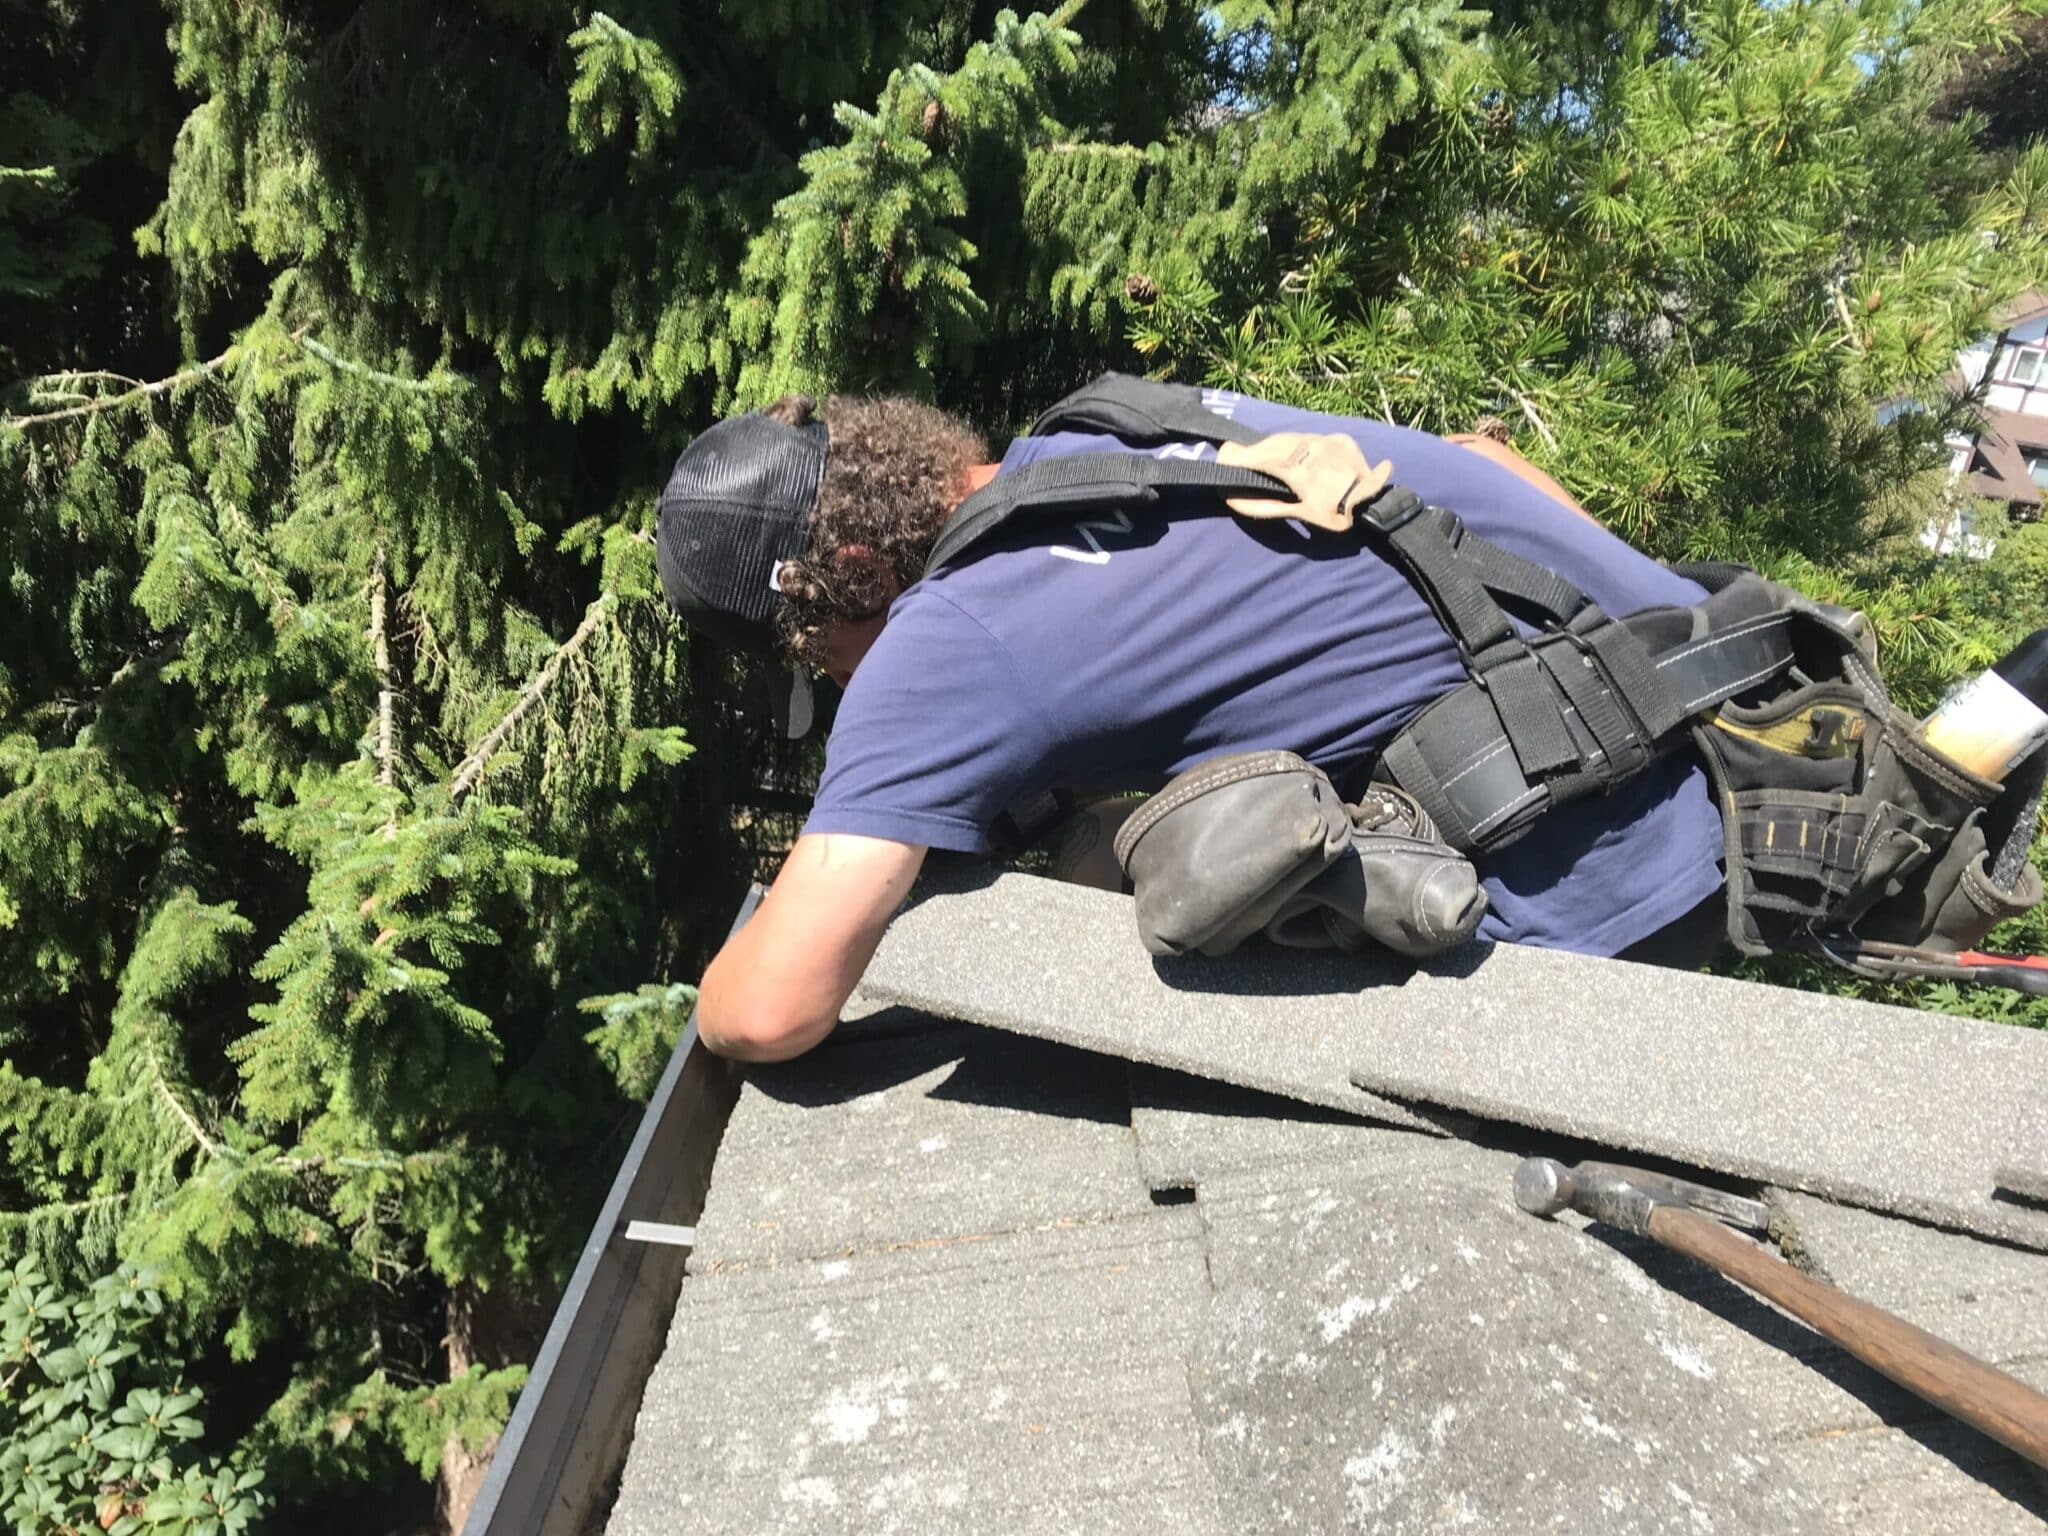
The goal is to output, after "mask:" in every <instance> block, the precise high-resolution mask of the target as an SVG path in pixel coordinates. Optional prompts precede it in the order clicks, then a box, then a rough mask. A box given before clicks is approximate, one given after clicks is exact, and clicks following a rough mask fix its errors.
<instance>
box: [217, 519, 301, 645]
mask: <svg viewBox="0 0 2048 1536" xmlns="http://www.w3.org/2000/svg"><path fill="white" fill-rule="evenodd" d="M218 506H219V509H220V521H221V523H222V525H223V530H224V531H225V530H226V529H228V528H232V530H233V535H234V543H235V546H236V551H237V553H239V554H242V555H244V556H245V557H246V559H247V562H248V566H249V569H250V571H251V572H252V573H253V574H254V575H255V577H256V581H257V584H258V585H259V586H261V587H262V588H263V590H264V593H265V595H266V596H268V597H269V599H270V610H271V612H270V622H271V624H272V625H273V626H275V627H276V628H278V629H283V628H284V626H285V625H286V624H287V623H289V622H290V620H291V618H292V616H293V615H294V614H296V613H297V612H298V611H299V599H298V594H297V593H295V592H293V591H292V587H291V582H290V581H289V580H288V579H286V577H285V575H284V573H283V572H281V571H279V570H278V568H277V566H276V565H275V564H274V563H272V561H271V559H270V557H269V554H268V552H267V551H266V550H265V549H264V540H263V535H262V533H261V532H259V531H258V530H257V527H256V525H255V524H254V523H252V522H250V521H249V518H248V516H247V514H245V513H244V512H243V511H242V509H241V508H240V507H239V506H237V505H236V504H235V503H234V502H232V501H225V500H224V501H221V502H219V503H218Z"/></svg>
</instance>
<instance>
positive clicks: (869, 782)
mask: <svg viewBox="0 0 2048 1536" xmlns="http://www.w3.org/2000/svg"><path fill="white" fill-rule="evenodd" d="M1204 399H1205V403H1207V404H1208V406H1209V408H1210V409H1211V410H1214V411H1216V412H1218V414H1220V415H1225V416H1229V417H1232V418H1234V419H1235V420H1237V421H1240V422H1242V423H1245V424H1246V425H1248V426H1251V427H1253V428H1254V429H1256V430H1258V431H1261V432H1283V431H1312V432H1345V433H1348V434H1350V435H1351V436H1352V437H1354V438H1356V439H1357V441H1358V443H1359V446H1360V447H1361V448H1363V449H1364V451H1365V456H1366V458H1367V460H1368V461H1369V462H1372V463H1375V464H1376V463H1378V462H1379V461H1380V460H1382V459H1391V460H1392V461H1393V465H1394V478H1395V480H1397V481H1398V482H1399V483H1401V484H1403V485H1406V486H1408V487H1409V488H1410V489H1412V490H1413V491H1415V492H1416V494H1417V495H1419V496H1421V497H1422V498H1423V499H1424V500H1425V501H1429V502H1434V503H1440V504H1442V505H1444V506H1447V507H1450V508H1451V509H1452V510H1453V511H1455V512H1457V514H1458V515H1459V516H1460V517H1461V518H1463V519H1464V521H1465V523H1466V525H1467V526H1468V527H1470V528H1472V529H1473V530H1474V531H1475V532H1478V533H1481V534H1484V535H1485V536H1486V537H1487V538H1489V539H1492V540H1494V541H1495V542H1496V543H1499V544H1501V545H1503V546H1504V547H1506V548H1508V549H1510V550H1513V551H1514V552H1515V553H1517V554H1520V555H1524V556H1527V557H1528V558H1530V559H1532V560H1534V561H1536V562H1538V563H1539V564H1542V565H1546V566H1549V567H1551V568H1552V569H1554V570H1556V571H1558V572H1560V573H1562V574H1563V575H1564V576H1566V577H1567V578H1568V579H1570V580H1571V581H1573V582H1575V583H1576V584H1577V585H1578V586H1579V587H1581V588H1582V589H1583V590H1584V591H1585V592H1586V593H1587V594H1588V595H1589V596H1591V597H1592V598H1593V600H1594V601H1595V602H1597V603H1599V604H1600V605H1601V606H1602V607H1603V608H1605V609H1607V610H1608V611H1609V612H1610V613H1631V612H1633V611H1635V610H1636V609H1638V608H1645V607H1650V606H1653V605H1657V604H1685V605H1689V604H1692V603H1696V602H1698V601H1699V600H1700V599H1701V598H1702V597H1703V596H1704V595H1705V594H1704V593H1703V592H1702V591H1701V590H1700V588H1698V587H1697V586H1695V585H1694V584H1693V583H1691V582H1689V581H1686V580H1684V579H1683V578H1681V577H1679V576H1677V575H1674V574H1673V573H1672V572H1670V571H1668V570H1666V569H1665V568H1664V567H1663V566H1661V565H1659V564H1657V563H1656V562H1655V561H1653V560H1650V559H1649V558H1647V557H1646V556H1644V555H1641V554H1638V553H1637V552H1636V551H1635V550H1633V549H1631V548H1629V546H1628V545H1627V544H1625V543H1623V542H1622V541H1621V540H1620V539H1618V538H1616V537H1615V536H1614V535H1613V534H1611V533H1608V532H1607V531H1606V530H1605V529H1603V528H1600V527H1599V526H1597V525H1596V524H1594V523H1592V522H1589V521H1588V520H1586V519H1585V518H1582V517H1580V516H1578V515H1577V514H1576V513H1574V512H1573V511H1572V510H1571V509H1570V508H1568V507H1564V506H1562V505H1560V504H1559V503H1558V502H1556V501H1555V500H1553V499H1552V498H1550V497H1548V496H1546V495H1544V494H1543V493H1542V492H1541V491H1538V490H1536V489H1535V488H1534V487H1533V486H1530V485H1529V484H1527V483H1526V482H1525V481H1523V480H1521V479H1520V478H1518V477H1517V476H1515V475H1514V474H1512V473H1510V472H1509V471H1508V470H1506V469H1503V468H1502V467H1500V466H1499V465H1497V464H1494V463H1492V462H1490V461H1489V460H1487V459H1485V458H1482V457H1481V456H1480V455H1478V454H1476V453H1473V452H1472V451H1470V450H1469V449H1465V448H1460V447H1458V446H1457V445H1456V444H1454V443H1447V442H1445V441H1443V440H1442V439H1441V438H1437V437H1432V436H1430V435H1429V434H1427V433H1423V432H1417V431H1412V430H1410V429H1408V428H1404V427H1393V426H1387V425H1384V424H1381V423H1378V422H1370V421H1357V420H1351V419H1348V418H1343V417H1333V416H1320V415H1317V414H1315V413H1313V412H1309V411H1302V410H1295V409H1292V408H1289V407H1285V406H1279V405H1274V404H1271V403H1269V402H1267V401H1262V400H1255V399H1252V398H1250V397H1248V396H1242V395H1235V394H1230V393H1228V392H1224V391H1210V392H1207V393H1206V394H1205V396H1204ZM1132 451H1135V450H1132V449H1130V448H1128V447H1127V446H1126V445H1125V444H1123V443H1122V442H1120V441H1118V440H1117V439H1115V438H1111V437H1100V436H1092V435H1088V434H1083V433H1072V432H1062V433H1054V434H1051V435H1048V436H1045V437H1031V438H1020V439H1019V440H1017V441H1016V442H1015V443H1013V444H1012V445H1011V447H1010V451H1009V452H1008V454H1006V455H1005V456H1004V459H1003V463H1002V471H1001V472H1002V473H1008V472H1010V471H1013V470H1016V469H1019V468H1021V467H1022V466H1024V465H1026V464H1030V463H1033V462H1035V461H1037V460H1039V459H1043V458H1050V457H1053V456H1055V455H1060V454H1069V453H1099V452H1132ZM1150 451H1152V452H1154V453H1155V454H1158V455H1160V456H1167V455H1180V456H1187V457H1203V458H1207V457H1212V456H1213V454H1214V450H1213V449H1212V448H1210V447H1208V446H1207V445H1190V444H1175V445H1171V446H1168V447H1165V448H1160V449H1154V450H1150ZM1464 679H1465V672H1464V669H1463V667H1462V666H1461V665H1460V663H1459V660H1458V655H1457V652H1456V650H1455V648H1454V647H1453V646H1452V644H1451V641H1450V639H1449V637H1448V636H1447V635H1446V634H1445V632H1444V629H1443V627H1442V625H1441V624H1439V623H1438V622H1437V620H1436V618H1435V616H1434V615H1433V614H1432V613H1431V612H1430V610H1429V608H1428V605H1427V604H1426V603H1425V602H1424V601H1423V599H1422V597H1421V596H1420V594H1418V593H1417V592H1416V590H1415V588H1414V587H1413V586H1412V585H1410V583H1409V582H1408V580H1407V579H1406V578H1405V577H1404V576H1402V575H1401V573H1400V572H1399V571H1398V570H1396V569H1395V568H1394V567H1393V566H1391V565H1389V564H1388V563H1387V562H1386V561H1385V560H1384V559H1383V558H1381V557H1380V556H1379V555H1378V554H1377V553H1376V552H1375V551H1374V550H1373V549H1372V547H1371V546H1370V544H1369V543H1368V542H1367V541H1366V538H1365V535H1364V533H1363V531H1362V529H1361V530H1358V531H1355V532H1354V533H1353V534H1352V535H1349V536H1337V535H1330V534H1324V533H1315V534H1314V535H1313V536H1311V535H1310V534H1309V533H1307V532H1305V531H1304V530H1303V529H1302V528H1300V527H1299V526H1298V525H1296V524H1292V523H1286V522H1258V523H1252V522H1247V521H1245V520H1243V519H1240V518H1236V517H1232V516H1229V515H1228V514H1227V513H1207V514H1190V515H1184V516H1172V517H1169V516H1156V515H1155V516H1151V517H1140V518H1138V519H1133V518H1131V517H1128V516H1126V515H1124V514H1121V513H1106V514H1101V515H1097V516H1093V517H1091V518H1089V519H1087V520H1085V521H1080V522H1077V523H1072V524H1066V525H1061V524H1052V525H1045V524H1040V525H1039V526H1037V527H1036V528H1030V529H1021V528H1020V529H1017V530H1014V531H1011V532H1009V533H1006V534H1003V535H1001V536H999V537H997V538H995V539H993V540H991V541H990V542H989V543H988V544H986V545H984V546H979V547H977V548H976V549H975V550H973V551H970V552H969V554H968V555H967V556H966V557H965V558H964V559H963V560H962V561H961V562H960V563H958V564H955V565H952V566H949V567H948V568H947V569H946V570H944V571H941V572H939V573H938V574H937V575H934V576H930V577H927V578H926V579H925V580H923V581H920V582H917V583H916V584H915V585H913V586H911V587H910V588H909V589H908V590H906V591H905V592H904V593H903V594H902V595H901V596H900V597H898V598H897V600H896V602H895V604H894V606H893V607H891V609H890V611H889V619H888V623H887V624H886V625H885V626H884V628H883V630H882V632H881V635H880V636H879V637H878V638H877V639H876V641H875V644H874V647H873V649H872V650H870V651H869V652H868V654H867V656H866V658H865V659H864V660H863V661H862V662H861V663H860V666H859V668H858V669H857V670H856V672H855V673H854V676H853V680H852V682H851V683H850V684H849V686H848V688H847V690H846V696H845V698H844V699H843V700H842V701H841V703H840V707H839V714H838V719H837V722H836V724H835V725H834V728H833V732H832V739H831V741H830V743H829V744H828V746H827V750H826V759H825V775H824V779H823V782H822V783H821V784H820V785H819V789H818V797H817V802H816V806H815V808H814V809H813V811H812V813H811V816H810V820H809V823H808V824H807V826H806V827H805V831H806V832H851V833H860V834H864V835H866V836H870V837H884V838H891V839H894V840H895V841H898V842H904V843H914V844H923V845H927V846H930V847H934V848H947V849H954V850H957V851H961V852H979V851H982V850H983V849H985V848H986V846H987V837H988V829H989V827H990V826H991V824H992V823H993V822H994V821H995V820H996V818H997V817H998V816H1000V815H1001V814H1002V812H1003V811H1004V810H1005V809H1006V808H1007V807H1009V806H1013V805H1018V804H1022V803H1025V802H1028V801H1029V800H1031V799H1033V798H1036V797H1040V796H1042V795H1043V794H1044V793H1045V792H1046V791H1047V790H1049V789H1052V788H1055V787H1066V788H1072V787H1083V788H1089V789H1105V790H1107V789H1151V788H1156V787H1157V786H1158V785H1160V784H1162V783H1164V782H1165V781H1166V780H1167V779H1168V778H1170V777H1171V776H1172V775H1174V774H1176V773H1178V772H1180V771H1181V770H1182V769H1184V768H1188V767H1190V766H1192V765H1193V764H1195V763H1198V762H1201V761H1202V760H1204V759H1205V758H1210V757H1214V756H1216V755H1218V754H1219V753H1224V752H1239V751H1248V750H1252V749H1258V748H1285V749H1287V750H1289V751H1293V752H1297V753H1299V754H1300V755H1301V756H1303V757H1305V758H1307V759H1308V760H1309V761H1310V762H1312V763H1315V764H1316V765H1317V766H1319V767H1321V768H1322V769H1324V770H1325V771H1326V772H1327V773H1329V774H1330V776H1331V778H1332V779H1334V780H1335V781H1336V783H1337V785H1338V787H1339V788H1340V789H1342V790H1344V791H1345V792H1346V794H1347V795H1349V794H1352V793H1355V792H1356V791H1357V790H1358V788H1359V787H1360V786H1361V785H1362V783H1363V782H1364V780H1365V779H1366V777H1367V776H1368V775H1369V773H1370V769H1371V764H1372V761H1373V758H1374V756H1375V755H1376V754H1377V753H1378V751H1379V750H1380V748H1382V747H1383V746H1384V745H1385V744H1386V742H1387V741H1388V739H1389V738H1390V737H1391V736H1392V735H1393V734H1394V732H1395V731H1396V730H1398V729H1399V728H1400V726H1401V725H1402V724H1403V723H1404V722H1405V721H1406V720H1408V719H1409V717H1410V716H1412V715H1414V714H1415V713H1416V711H1418V710H1419V709H1421V708H1422V707H1423V706H1424V705H1425V704H1427V703H1429V702H1430V701H1431V700H1432V699H1434V698H1436V697H1437V696H1438V695H1440V694H1443V693H1445V692H1447V691H1449V690H1450V689H1452V688H1454V687H1456V686H1457V685H1458V684H1459V683H1461V682H1463V681H1464ZM1720 854H1721V825H1720V817H1719V814H1718V813H1717V812H1716V810H1715V809H1714V805H1713V801H1712V799H1711V796H1710V794H1709V791H1708V787H1707V784H1706V779H1705V775H1704V774H1703V772H1702V771H1701V770H1700V769H1699V768H1698V767H1697V766H1696V765H1695V764H1693V763H1692V761H1691V760H1690V758H1689V757H1679V758H1674V759H1671V760H1668V761H1666V762H1663V763H1660V764H1658V765H1655V766H1653V767H1652V768H1651V769H1650V770H1649V771H1648V772H1646V773H1644V774H1642V775H1641V776H1640V777H1638V778H1636V779H1634V780H1631V781H1630V782H1629V783H1627V784H1625V785H1623V786H1622V787H1621V788H1620V789H1619V790H1618V791H1616V792H1615V793H1614V794H1613V795H1610V796H1607V797H1605V798H1600V797H1595V798H1593V799H1590V800H1586V801H1581V802H1579V803H1578V804H1576V805H1572V806H1568V807H1566V808H1565V809H1563V810H1561V811H1557V812H1554V813H1552V814H1551V815H1549V816H1547V817H1544V818H1543V819H1542V820H1541V821H1539V822H1538V823H1537V825H1536V826H1535V828H1534V829H1532V830H1531V831H1530V832H1529V833H1528V835H1527V836H1525V837H1524V838H1522V839H1521V841H1519V842H1517V843H1515V844H1513V845H1511V846H1510V847H1508V848H1505V849H1502V850H1501V851H1500V852H1498V853H1496V854H1493V855H1490V856H1488V857H1486V858H1485V859H1483V860H1482V861H1481V873H1482V875H1483V876H1484V879H1485V883H1486V889H1487V893H1488V895H1489V897H1490V898H1491V903H1492V910H1491V911H1490V912H1489V913H1488V915H1487V917H1486V921H1485V924H1484V926H1483V927H1482V929H1481V931H1482V933H1484V934H1486V935H1487V936H1488V937H1491V938H1496V939H1507V940H1513V941H1516V942H1521V943H1529V944H1541V945H1546V946H1549V947H1552V948H1557V949H1572V950H1578V951H1580V952H1582V953H1587V954H1613V953H1615V952H1616V951H1618V950H1621V949H1623V948H1625V947H1627V946H1628V945H1630V944H1632V943H1634V942H1635V941H1636V940H1638V939H1641V938H1644V937H1646V936H1647V935H1649V934H1650V933H1652V932H1654V931H1655V930H1656V929H1658V928H1661V927H1663V926H1664V925H1665V924H1666V923H1668V922H1671V921H1672V920H1673V919H1675V918H1677V917H1680V916H1682V915H1683V914H1684V913H1686V912H1687V911H1689V910H1690V909H1691V908H1692V907H1694V906H1696V905H1698V904H1699V903H1700V902H1701V901H1704V900H1705V899H1706V898H1707V897H1708V896H1710V895H1712V894H1713V893H1714V891H1715V890H1716V889H1718V888H1719V886H1720V883H1721V873H1720V868H1719V859H1720Z"/></svg>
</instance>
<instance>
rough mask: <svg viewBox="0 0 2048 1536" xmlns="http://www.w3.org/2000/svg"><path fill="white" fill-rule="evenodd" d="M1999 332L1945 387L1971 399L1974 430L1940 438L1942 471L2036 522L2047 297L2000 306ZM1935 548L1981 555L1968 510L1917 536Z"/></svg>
mask: <svg viewBox="0 0 2048 1536" xmlns="http://www.w3.org/2000/svg"><path fill="white" fill-rule="evenodd" d="M2003 320H2004V329H2002V330H2000V331H1997V332H1995V333H1994V334H1992V335H1989V336H1986V337H1984V338H1983V339H1982V340H1980V341H1978V342H1976V343H1975V344H1974V345H1972V346H1970V347H1969V348H1967V349H1965V350H1964V352H1963V353H1962V354H1961V355H1960V356H1959V357H1958V358H1957V359H1956V371H1955V372H1954V373H1953V374H1951V375H1950V377H1949V382H1950V383H1951V384H1952V385H1953V386H1954V387H1955V388H1956V389H1957V390H1958V391H1965V390H1968V391H1975V392H1977V393H1978V395H1979V401H1980V403H1979V405H1978V408H1977V417H1978V422H1977V428H1976V430H1975V431H1973V432H1963V433H1957V434H1956V435H1954V436H1952V437H1950V438H1949V440H1948V445H1949V448H1950V450H1951V452H1952V454H1953V458H1952V459H1951V461H1950V467H1951V469H1952V470H1953V471H1954V473H1955V474H1956V475H1957V476H1958V477H1961V478H1964V479H1965V480H1966V481H1967V487H1968V490H1969V491H1970V493H1971V494H1972V495H1973V496H1980V497H1983V498H1985V499H1987V500H1990V501H1996V502H2002V503H2003V504H2004V505H2005V508H2006V510H2007V512H2008V513H2009V514H2010V515H2011V516H2012V517H2013V518H2015V519H2017V520H2020V521H2025V522H2031V521H2033V520H2034V519H2036V518H2039V517H2040V516H2041V512H2042V504H2043V497H2044V494H2048V292H2043V291H2042V290H2040V289H2038V288H2034V289H2029V290H2028V291H2027V292H2025V293H2023V294H2021V295H2020V296H2019V297H2018V298H2017V299H2015V300H2014V301H2013V302H2012V303H2011V304H2009V305H2007V306H2006V309H2005V311H2004V315H2003ZM1924 537H1925V539H1926V542H1927V543H1928V544H1929V545H1931V546H1933V547H1934V548H1936V549H1960V550H1962V551H1963V552H1965V553H1969V554H1988V553H1990V550H1989V548H1988V547H1985V548H1981V549H1980V548H1979V547H1978V546H1979V545H1982V544H1983V543H1984V541H1983V540H1981V539H1977V538H1973V537H1972V536H1971V533H1970V509H1969V508H1965V509H1964V510H1963V511H1961V512H1959V513H1958V514H1957V515H1956V517H1955V518H1954V519H1952V520H1951V521H1950V522H1949V524H1948V525H1947V526H1945V527H1935V526H1932V525H1930V527H1929V528H1928V530H1927V533H1926V534H1925V535H1924Z"/></svg>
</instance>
